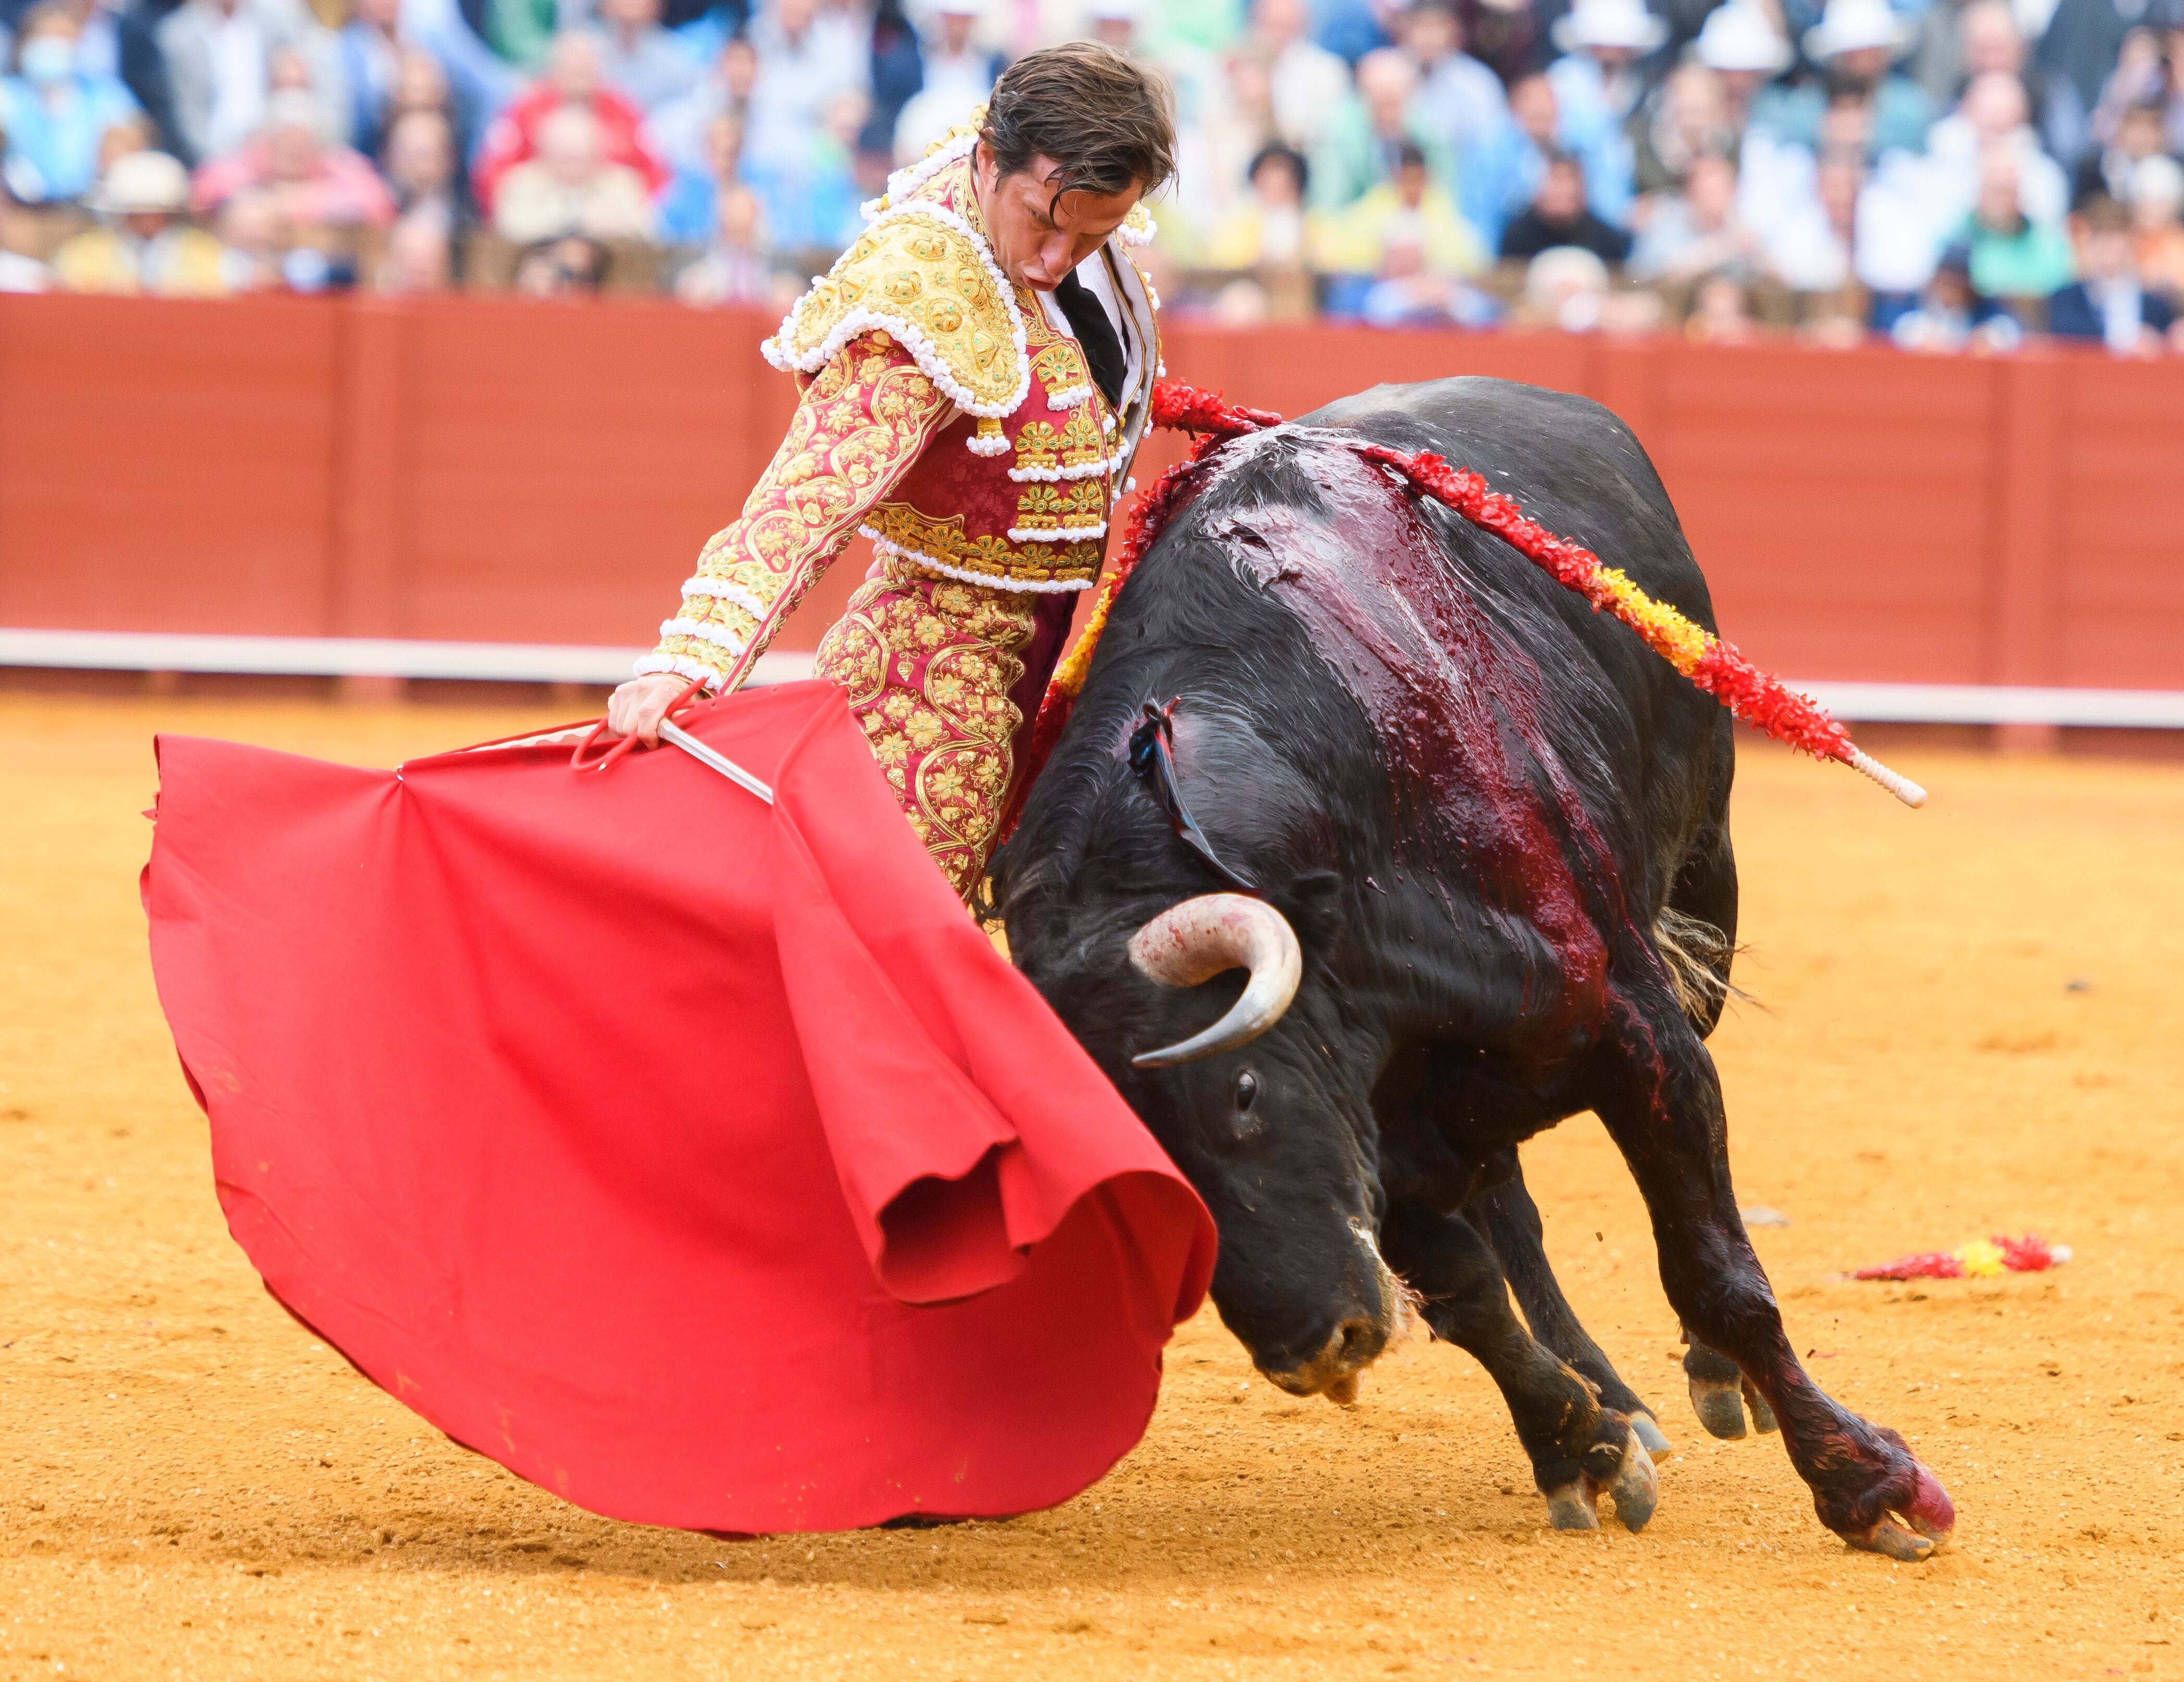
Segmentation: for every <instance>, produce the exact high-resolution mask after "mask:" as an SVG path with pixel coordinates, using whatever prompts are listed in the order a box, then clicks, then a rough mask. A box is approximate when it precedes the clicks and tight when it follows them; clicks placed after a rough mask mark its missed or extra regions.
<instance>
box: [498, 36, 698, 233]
mask: <svg viewBox="0 0 2184 1682" xmlns="http://www.w3.org/2000/svg"><path fill="white" fill-rule="evenodd" d="M564 105H576V106H580V107H582V109H585V110H588V111H589V112H590V113H591V114H592V116H593V120H595V121H596V122H597V123H598V125H599V149H600V156H601V159H603V160H604V162H606V163H609V164H622V165H627V166H628V167H629V168H631V169H632V170H636V171H637V172H638V175H639V176H642V177H643V180H644V188H645V191H646V192H647V193H650V194H652V195H654V196H655V198H656V197H657V196H658V194H659V193H660V189H661V188H662V187H666V185H667V179H668V170H667V166H666V165H665V164H663V163H662V162H661V161H660V158H659V156H658V155H657V154H655V152H654V151H653V150H652V148H651V147H650V146H649V144H647V143H646V142H645V140H644V138H643V135H642V133H641V129H642V126H643V122H644V116H643V113H642V112H640V111H639V110H638V109H637V107H636V106H634V105H632V104H631V103H630V102H629V101H628V100H627V99H625V98H622V97H621V95H620V94H619V93H616V92H614V91H613V90H612V89H611V88H610V87H607V85H606V81H605V79H604V76H603V75H601V73H600V67H599V37H598V36H594V35H587V34H578V33H577V32H575V31H571V32H569V33H567V34H564V35H560V36H555V37H554V47H553V51H552V52H551V53H549V55H548V57H547V60H546V74H545V75H543V76H541V77H540V78H539V80H538V85H537V86H536V87H533V88H532V89H531V91H530V92H527V93H526V94H524V95H523V97H522V98H520V99H518V100H516V101H515V103H513V104H511V105H510V106H509V108H508V109H506V110H504V111H503V112H502V113H501V114H500V115H499V116H498V117H496V118H494V119H493V126H491V127H490V128H488V129H487V131H486V134H485V143H484V144H483V145H482V146H481V147H480V148H478V159H477V165H476V170H475V172H474V173H475V178H476V183H477V200H478V208H479V209H480V210H482V211H483V212H484V213H485V215H487V217H488V218H490V217H491V216H492V215H493V194H494V193H495V192H497V191H498V190H499V187H500V182H501V179H502V177H503V176H506V175H507V173H508V172H509V171H510V170H512V169H514V168H515V166H516V165H518V164H521V163H525V162H527V161H528V160H529V159H532V158H534V157H536V156H537V155H538V131H539V128H540V126H542V125H543V124H544V122H545V120H546V119H547V118H549V116H551V115H553V114H554V112H555V111H557V110H559V109H560V108H561V107H562V106H564Z"/></svg>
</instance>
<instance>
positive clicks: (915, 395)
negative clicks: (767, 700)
mask: <svg viewBox="0 0 2184 1682" xmlns="http://www.w3.org/2000/svg"><path fill="white" fill-rule="evenodd" d="M949 412H950V405H949V403H948V400H947V399H945V398H944V397H943V396H942V395H941V394H939V391H937V390H936V389H934V388H933V383H932V382H931V381H930V380H928V379H927V378H926V377H925V375H924V374H923V373H922V372H920V371H919V369H918V366H917V363H916V362H914V361H913V360H911V356H910V353H909V352H908V351H906V350H905V349H903V348H902V347H901V346H900V345H898V344H894V342H893V341H892V340H891V339H890V338H889V336H888V335H887V334H885V333H868V334H866V335H863V336H861V337H860V338H856V339H854V340H852V341H851V342H850V344H848V345H847V346H846V347H844V349H843V351H842V353H841V355H838V356H836V357H835V358H833V360H831V361H829V362H828V363H827V366H825V367H824V368H822V370H821V371H820V372H819V374H818V376H817V377H816V378H815V379H814V380H813V381H812V382H811V384H810V385H809V386H808V387H806V388H805V392H804V396H803V400H801V401H800V402H799V403H798V405H796V412H795V414H794V416H791V418H790V420H789V423H788V433H787V434H786V435H785V436H784V437H783V439H782V440H781V447H780V448H779V449H778V450H776V451H775V452H774V455H773V460H772V462H771V463H770V464H769V465H768V466H767V467H766V472H764V473H762V474H761V475H760V477H759V481H758V483H756V484H755V485H754V486H753V487H752V488H751V494H750V495H749V498H748V499H747V500H745V501H744V511H743V515H742V517H740V518H738V520H737V521H736V522H734V523H733V525H730V526H728V527H727V528H726V529H724V530H722V531H720V532H717V533H716V534H714V535H713V537H712V538H711V539H710V540H709V541H708V542H707V543H706V545H705V549H704V550H703V551H702V552H701V553H700V555H699V559H698V569H697V577H696V578H694V580H693V582H694V583H696V584H716V585H718V586H719V587H720V588H721V594H719V595H713V594H708V593H705V591H703V590H699V591H697V592H694V593H690V594H687V595H684V597H683V598H682V607H681V609H680V611H679V612H678V614H677V623H681V624H683V625H688V626H694V627H695V628H696V629H686V630H679V631H676V632H671V633H669V634H666V635H665V636H663V638H662V639H661V640H660V645H659V647H658V648H657V649H656V650H655V654H657V655H661V656H665V657H667V658H669V659H671V660H673V661H676V662H678V664H677V669H678V670H683V671H686V672H687V671H688V670H689V669H690V668H693V667H695V668H704V669H705V671H707V672H709V673H711V674H713V676H714V678H715V679H716V681H717V682H718V683H719V684H720V685H721V687H722V688H724V689H732V688H733V687H734V686H735V685H736V684H737V683H738V682H740V681H741V679H742V678H743V676H744V673H746V672H748V671H749V668H750V667H751V665H752V663H753V662H755V661H756V660H757V658H758V657H759V655H760V653H761V652H762V651H764V649H765V646H766V640H767V638H769V637H770V636H771V635H772V633H773V631H774V630H775V629H777V627H778V626H779V624H780V623H781V621H782V620H783V619H784V618H786V617H788V614H789V612H791V611H793V610H794V607H795V606H796V603H797V602H798V601H800V600H801V599H802V597H803V595H804V592H805V590H807V589H809V588H810V586H811V582H812V580H813V579H814V578H816V577H817V576H818V573H819V572H820V570H821V569H822V567H823V566H824V564H825V563H826V562H827V561H830V560H832V559H833V556H835V555H836V554H837V553H838V552H839V550H840V549H841V547H842V545H843V544H844V542H846V541H847V540H848V539H849V538H850V535H851V534H853V533H854V532H855V529H856V528H857V524H858V522H859V521H860V520H861V519H862V518H863V517H864V514H865V512H866V510H867V509H868V508H869V507H870V506H872V503H873V502H874V501H876V500H877V499H878V498H879V497H881V496H883V495H885V494H886V493H887V491H888V489H889V488H890V487H891V486H892V485H893V484H894V483H895V482H896V481H897V480H898V479H900V478H901V477H902V475H903V474H904V472H906V471H907V470H908V469H909V467H910V466H911V463H912V462H913V461H916V460H917V456H918V454H919V452H920V451H922V450H923V449H924V448H925V445H926V443H927V441H928V439H930V438H931V437H932V435H933V433H934V431H935V430H937V428H938V427H939V425H940V424H941V422H943V421H944V419H945V418H946V416H948V414H949ZM754 604H755V606H756V608H757V609H759V610H761V611H754Z"/></svg>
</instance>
